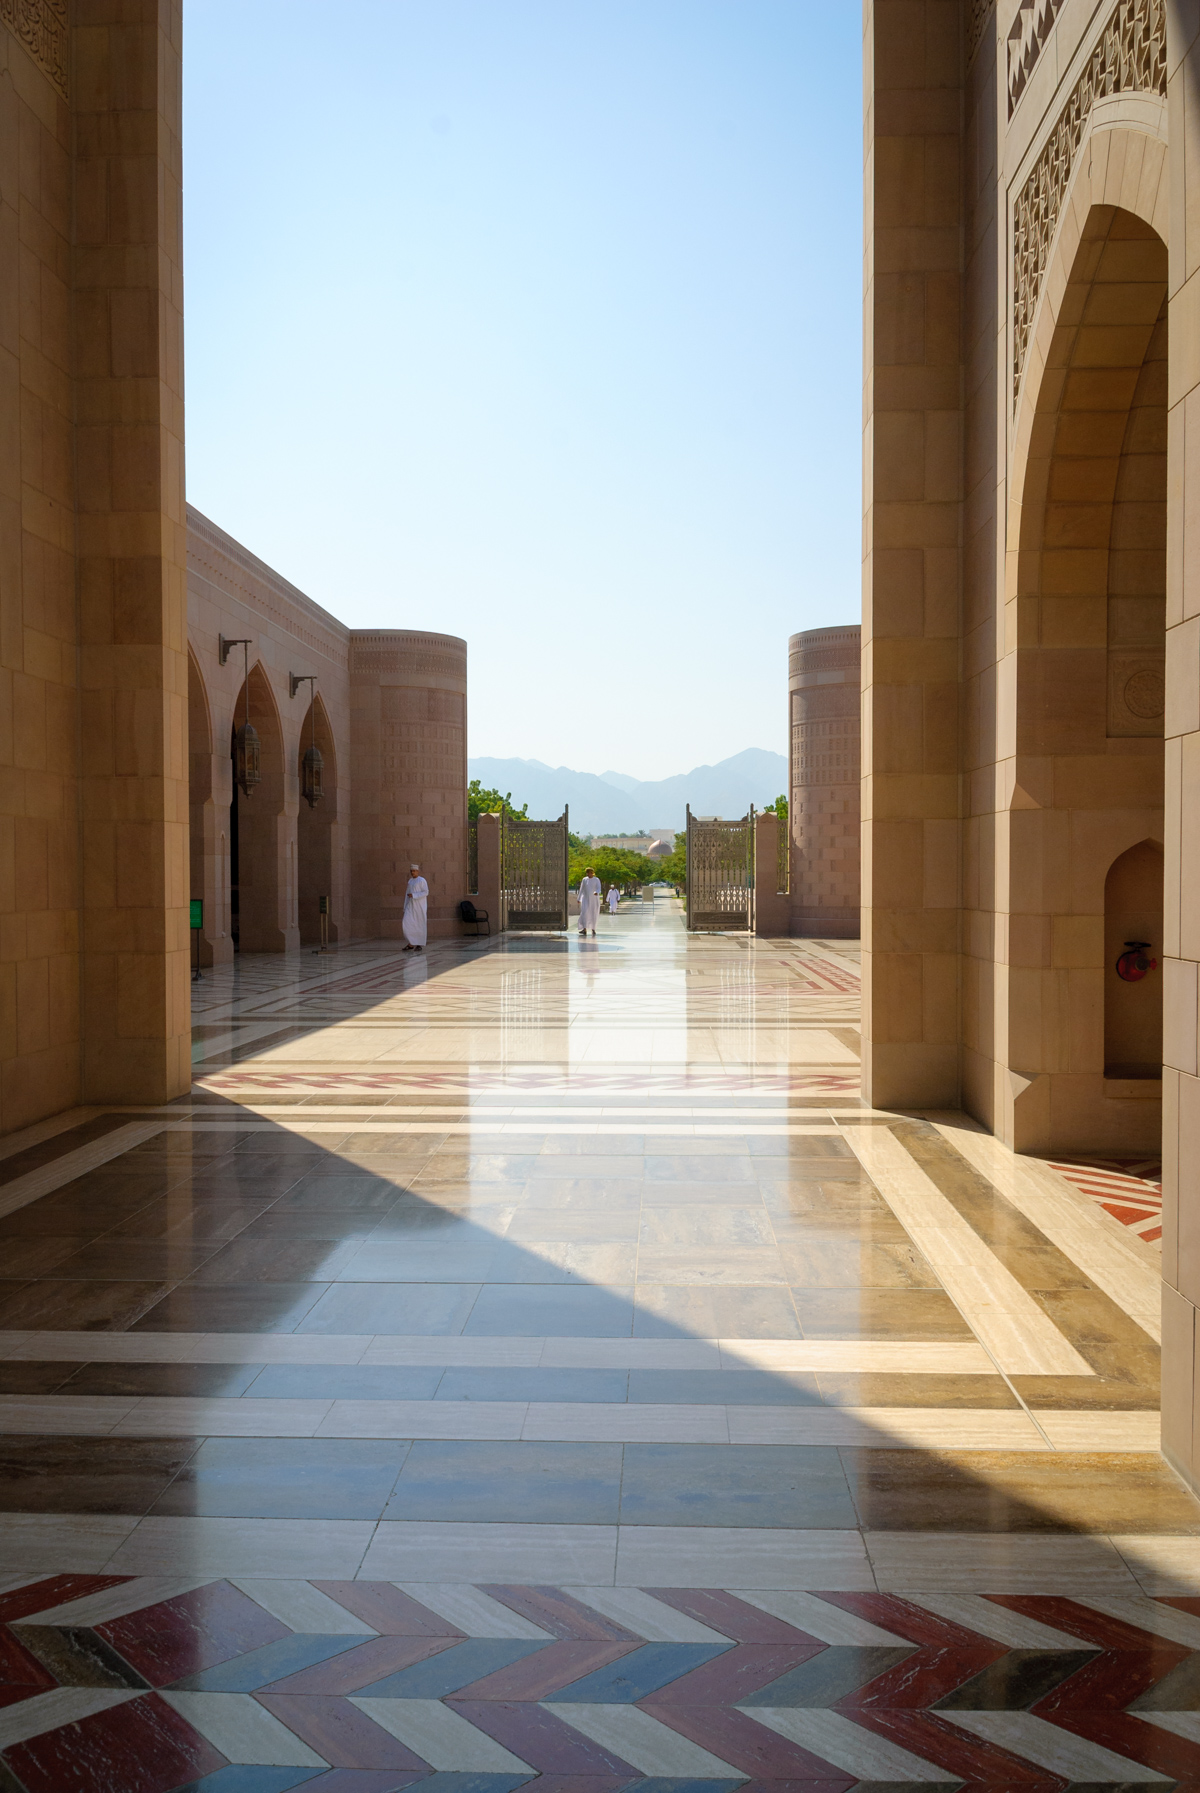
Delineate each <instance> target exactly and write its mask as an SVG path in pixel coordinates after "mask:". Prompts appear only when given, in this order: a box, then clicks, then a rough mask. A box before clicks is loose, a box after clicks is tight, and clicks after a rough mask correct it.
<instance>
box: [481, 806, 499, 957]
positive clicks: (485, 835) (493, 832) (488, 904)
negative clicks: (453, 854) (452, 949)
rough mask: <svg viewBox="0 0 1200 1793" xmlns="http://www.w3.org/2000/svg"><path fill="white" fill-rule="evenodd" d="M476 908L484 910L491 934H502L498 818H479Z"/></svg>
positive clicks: (488, 816) (495, 816)
mask: <svg viewBox="0 0 1200 1793" xmlns="http://www.w3.org/2000/svg"><path fill="white" fill-rule="evenodd" d="M476 895H477V896H478V899H479V901H478V907H479V908H480V909H486V910H487V913H488V921H489V922H490V924H491V929H492V933H493V934H501V933H503V932H504V913H503V898H502V892H501V888H500V817H499V816H498V815H487V816H480V818H479V889H478V891H477V892H476Z"/></svg>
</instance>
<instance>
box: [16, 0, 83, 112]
mask: <svg viewBox="0 0 1200 1793" xmlns="http://www.w3.org/2000/svg"><path fill="white" fill-rule="evenodd" d="M0 20H3V22H4V23H5V24H6V25H7V26H8V28H9V30H10V31H11V32H13V34H14V35H15V36H16V37H17V38H18V39H19V40H20V42H21V43H22V44H23V45H24V46H25V48H26V49H27V50H28V52H29V54H30V55H31V56H32V57H33V60H34V61H35V62H36V63H37V65H38V67H39V68H40V69H41V71H42V73H43V74H44V75H46V76H47V77H48V78H49V79H50V80H51V81H52V82H53V84H54V86H55V87H56V88H57V89H58V91H59V93H60V94H61V95H62V97H63V99H64V100H65V99H66V97H67V0H0Z"/></svg>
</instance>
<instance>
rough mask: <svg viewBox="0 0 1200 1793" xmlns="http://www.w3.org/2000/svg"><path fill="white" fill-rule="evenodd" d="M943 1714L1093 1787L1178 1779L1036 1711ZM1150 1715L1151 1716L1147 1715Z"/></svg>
mask: <svg viewBox="0 0 1200 1793" xmlns="http://www.w3.org/2000/svg"><path fill="white" fill-rule="evenodd" d="M938 1716H939V1717H940V1718H943V1719H945V1720H946V1722H947V1723H949V1724H953V1725H958V1726H959V1727H960V1728H961V1729H962V1730H964V1731H969V1732H971V1734H972V1735H973V1736H975V1737H982V1738H983V1739H984V1740H985V1742H987V1743H995V1744H998V1745H999V1747H1000V1748H1001V1749H1008V1750H1011V1751H1012V1752H1013V1754H1014V1755H1017V1756H1024V1757H1025V1758H1026V1760H1027V1761H1030V1762H1037V1763H1039V1764H1040V1765H1041V1767H1043V1768H1048V1769H1050V1771H1051V1773H1052V1774H1061V1775H1065V1777H1066V1778H1067V1780H1068V1781H1077V1782H1078V1781H1082V1782H1090V1783H1091V1784H1092V1785H1095V1784H1096V1783H1097V1782H1104V1781H1108V1782H1116V1783H1117V1784H1118V1785H1120V1784H1121V1783H1132V1782H1135V1781H1136V1782H1142V1781H1145V1782H1157V1783H1158V1784H1160V1785H1161V1784H1162V1783H1163V1782H1171V1781H1172V1779H1173V1777H1172V1776H1170V1775H1166V1774H1159V1773H1157V1772H1156V1771H1155V1770H1154V1769H1153V1768H1144V1767H1143V1766H1142V1764H1141V1763H1140V1762H1134V1761H1132V1760H1131V1759H1130V1757H1128V1756H1118V1755H1117V1754H1116V1753H1115V1752H1114V1751H1113V1750H1111V1749H1105V1748H1103V1746H1102V1745H1101V1744H1099V1743H1092V1742H1089V1740H1088V1739H1087V1738H1086V1737H1076V1736H1075V1735H1074V1734H1073V1733H1072V1732H1071V1731H1064V1730H1062V1729H1061V1727H1060V1726H1058V1725H1055V1724H1051V1723H1050V1722H1049V1720H1048V1719H1045V1718H1036V1717H1035V1716H1034V1714H1033V1713H1032V1712H959V1711H957V1710H955V1711H949V1712H941V1713H939V1714H938ZM1150 1716H1151V1715H1150V1714H1149V1713H1147V1714H1146V1717H1150Z"/></svg>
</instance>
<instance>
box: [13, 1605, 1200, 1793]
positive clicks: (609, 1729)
mask: <svg viewBox="0 0 1200 1793" xmlns="http://www.w3.org/2000/svg"><path fill="white" fill-rule="evenodd" d="M0 1626H2V1630H0V1651H2V1653H3V1667H2V1670H0V1673H2V1676H3V1685H2V1687H0V1704H2V1709H0V1761H2V1762H3V1772H4V1775H5V1781H4V1784H5V1785H6V1786H7V1787H9V1788H12V1789H17V1788H19V1789H24V1793H101V1790H105V1793H115V1790H117V1789H120V1790H121V1793H171V1790H173V1789H181V1788H187V1789H200V1788H203V1789H205V1793H267V1790H268V1789H271V1790H274V1793H282V1790H283V1789H286V1788H289V1787H299V1786H307V1787H310V1788H313V1789H321V1790H323V1793H386V1790H387V1789H389V1788H399V1787H406V1786H410V1785H414V1784H416V1783H417V1782H419V1781H424V1780H432V1781H438V1782H439V1783H440V1785H441V1786H442V1787H443V1788H445V1789H446V1790H447V1793H449V1790H450V1789H454V1793H465V1790H467V1789H470V1790H471V1793H510V1790H511V1789H515V1788H517V1787H519V1786H522V1785H524V1784H525V1783H526V1782H528V1781H530V1780H533V1779H534V1778H535V1777H541V1781H542V1782H543V1783H544V1784H545V1786H546V1788H547V1793H549V1789H554V1793H565V1790H566V1789H568V1788H569V1789H573V1790H574V1793H617V1790H618V1789H620V1788H624V1787H630V1788H633V1787H637V1788H641V1789H645V1790H646V1793H661V1790H662V1789H664V1788H667V1787H669V1788H678V1789H681V1788H684V1787H687V1788H692V1787H696V1788H705V1789H709V1790H710V1793H717V1790H718V1789H733V1788H735V1787H739V1786H742V1785H743V1784H745V1783H746V1782H752V1783H755V1784H757V1783H759V1782H765V1783H769V1784H772V1785H775V1786H777V1787H779V1789H780V1793H782V1790H783V1789H784V1788H785V1787H791V1786H794V1785H795V1784H797V1783H800V1784H803V1785H805V1786H812V1787H813V1788H814V1790H815V1789H816V1788H818V1787H819V1788H820V1789H822V1793H848V1790H849V1789H851V1788H854V1787H856V1786H864V1785H866V1786H870V1787H872V1788H875V1789H878V1788H880V1787H883V1786H896V1787H899V1786H908V1787H910V1788H913V1789H914V1790H915V1789H917V1788H920V1787H922V1786H927V1787H929V1788H935V1787H937V1788H952V1787H957V1786H963V1785H966V1786H970V1787H972V1788H974V1787H989V1788H996V1789H1000V1788H1021V1789H1022V1790H1024V1793H1058V1790H1061V1789H1067V1788H1069V1787H1073V1788H1082V1787H1085V1786H1088V1787H1092V1786H1101V1785H1105V1786H1113V1787H1117V1786H1121V1787H1124V1786H1130V1787H1132V1786H1140V1785H1152V1784H1159V1785H1162V1784H1164V1783H1165V1784H1169V1783H1172V1782H1175V1783H1182V1784H1185V1785H1188V1786H1191V1785H1194V1784H1195V1783H1196V1781H1197V1779H1200V1719H1198V1718H1197V1715H1196V1711H1195V1708H1196V1705H1197V1689H1198V1687H1200V1601H1198V1600H1195V1599H1180V1598H1174V1599H1158V1600H1155V1599H1150V1598H1148V1597H1138V1596H1124V1597H1120V1598H1109V1599H1099V1600H1097V1599H1096V1597H1095V1596H1093V1597H1092V1599H1091V1600H1090V1601H1089V1600H1088V1599H1087V1598H1081V1599H1078V1600H1073V1599H1068V1598H1064V1597H1060V1596H1044V1595H1019V1594H1006V1595H993V1596H990V1597H983V1596H979V1595H966V1594H959V1595H952V1594H946V1595H941V1596H938V1595H930V1594H924V1595H920V1596H914V1597H911V1598H906V1597H902V1596H900V1595H897V1594H881V1593H832V1592H814V1593H786V1592H780V1593H762V1592H757V1591H755V1592H747V1591H741V1592H731V1591H728V1590H724V1589H720V1588H709V1589H705V1588H691V1589H679V1588H652V1589H639V1588H575V1589H570V1588H561V1587H534V1586H494V1585H493V1586H486V1587H473V1586H470V1585H467V1584H428V1583H410V1584H404V1585H400V1584H397V1583H394V1582H372V1581H322V1582H308V1581H282V1580H279V1581H241V1582H235V1581H228V1580H225V1581H210V1582H207V1583H202V1584H201V1585H198V1586H196V1585H189V1584H188V1583H187V1581H186V1580H183V1581H179V1580H177V1581H176V1582H174V1583H167V1582H165V1581H164V1580H163V1579H161V1578H158V1579H149V1578H130V1577H122V1576H88V1575H60V1576H50V1577H43V1578H39V1579H35V1580H32V1581H30V1582H28V1583H26V1584H25V1585H22V1586H17V1587H12V1586H10V1587H9V1588H8V1590H7V1591H6V1592H4V1593H3V1594H0ZM447 1776H450V1777H453V1778H452V1779H450V1780H447V1779H446V1777H447Z"/></svg>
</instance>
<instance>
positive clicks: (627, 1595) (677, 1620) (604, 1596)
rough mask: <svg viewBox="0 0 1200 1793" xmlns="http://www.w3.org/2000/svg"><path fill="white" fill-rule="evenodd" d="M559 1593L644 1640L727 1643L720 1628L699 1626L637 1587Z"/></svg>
mask: <svg viewBox="0 0 1200 1793" xmlns="http://www.w3.org/2000/svg"><path fill="white" fill-rule="evenodd" d="M563 1592H564V1593H566V1594H572V1595H574V1597H575V1599H576V1600H582V1602H583V1604H584V1605H585V1606H591V1607H593V1608H594V1609H595V1610H596V1611H597V1612H600V1613H603V1614H604V1616H605V1618H606V1619H612V1620H614V1621H615V1622H616V1624H618V1625H624V1626H625V1628H626V1630H627V1631H632V1632H633V1633H634V1635H635V1637H644V1638H645V1639H646V1641H647V1643H652V1644H655V1643H662V1644H713V1643H728V1642H729V1639H728V1637H727V1636H726V1634H725V1633H724V1632H723V1631H714V1630H713V1629H712V1627H711V1626H709V1625H702V1624H701V1623H700V1621H699V1619H693V1618H690V1617H689V1616H688V1614H687V1613H685V1612H678V1611H676V1609H675V1607H673V1606H668V1605H667V1603H666V1601H665V1600H656V1599H655V1598H654V1595H653V1594H647V1593H645V1592H644V1591H643V1589H641V1588H564V1589H563Z"/></svg>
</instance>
